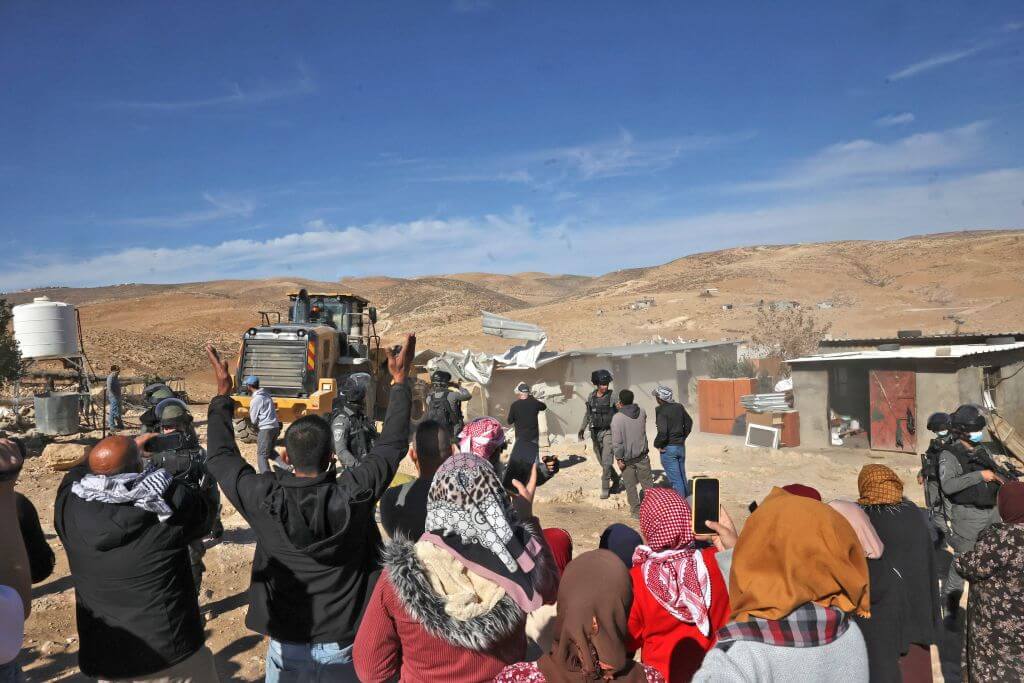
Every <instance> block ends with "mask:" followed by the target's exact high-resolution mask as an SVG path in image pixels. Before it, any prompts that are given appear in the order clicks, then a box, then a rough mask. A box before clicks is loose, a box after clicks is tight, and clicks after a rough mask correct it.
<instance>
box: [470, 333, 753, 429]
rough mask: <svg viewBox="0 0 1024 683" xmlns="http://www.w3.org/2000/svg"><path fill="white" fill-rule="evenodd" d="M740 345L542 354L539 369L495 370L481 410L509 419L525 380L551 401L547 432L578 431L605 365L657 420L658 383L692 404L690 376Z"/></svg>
mask: <svg viewBox="0 0 1024 683" xmlns="http://www.w3.org/2000/svg"><path fill="white" fill-rule="evenodd" d="M738 344H739V342H733V341H726V342H686V343H670V344H634V345H628V346H610V347H602V348H595V349H579V350H574V351H562V352H545V353H542V354H541V355H540V357H539V358H538V360H537V367H536V368H535V369H513V368H504V367H498V368H496V369H495V371H494V374H493V376H492V378H491V382H490V384H488V385H487V386H486V387H483V388H482V395H483V402H482V403H483V405H482V406H479V407H480V408H482V412H485V413H486V414H488V415H493V416H495V417H497V418H498V419H500V420H502V421H504V419H505V417H506V415H507V414H508V407H509V405H510V404H511V403H512V401H514V400H515V394H514V390H515V387H516V385H517V384H518V383H519V382H526V383H527V384H529V385H530V386H531V387H533V388H534V392H535V395H536V396H537V397H538V398H540V399H541V400H543V401H545V402H546V403H547V405H548V409H547V411H546V420H547V431H548V434H550V435H559V436H564V435H566V434H575V433H576V432H577V430H579V426H580V422H582V421H583V413H584V401H585V400H586V397H587V396H588V395H589V394H590V392H591V391H592V390H593V385H592V384H591V383H590V373H591V372H593V371H594V370H597V369H600V368H605V369H607V370H610V371H611V373H612V376H613V377H614V378H615V380H614V382H613V383H612V389H613V390H614V391H616V392H617V391H619V390H621V389H630V390H632V391H633V393H634V394H635V395H636V402H637V404H639V405H640V406H641V407H642V408H643V409H644V410H645V411H646V412H647V414H648V415H649V416H652V417H651V419H652V420H653V415H654V408H655V401H654V398H653V397H652V392H653V390H654V388H655V387H656V386H657V385H658V384H664V385H665V386H668V387H671V388H672V390H673V391H674V392H675V395H676V397H677V400H680V401H682V402H685V403H693V402H694V401H695V399H696V395H691V394H690V388H691V379H694V378H697V377H707V376H709V375H710V374H711V369H712V367H713V363H714V362H715V358H716V357H720V358H723V359H724V361H728V362H731V363H735V362H736V347H737V345H738ZM724 361H719V362H724ZM477 408H478V406H477V405H472V406H471V409H477ZM694 417H695V418H696V416H694ZM652 424H653V422H652Z"/></svg>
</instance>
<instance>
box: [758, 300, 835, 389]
mask: <svg viewBox="0 0 1024 683" xmlns="http://www.w3.org/2000/svg"><path fill="white" fill-rule="evenodd" d="M830 329H832V323H826V322H821V323H819V322H818V319H817V318H816V317H815V316H814V314H813V313H811V312H810V311H808V310H806V309H803V308H787V309H781V310H778V309H774V308H772V307H771V306H760V307H759V308H758V310H757V316H756V317H755V318H754V330H753V332H752V333H751V335H750V342H751V344H752V346H753V347H754V348H755V349H756V350H757V351H758V352H759V353H760V354H761V355H762V356H764V357H766V358H778V359H779V360H786V359H787V358H799V357H800V356H806V355H808V354H811V353H814V352H815V351H816V350H817V348H818V344H819V343H820V342H821V340H822V339H823V338H824V337H825V335H826V334H828V331H829V330H830ZM783 367H784V368H785V374H789V369H788V368H786V367H785V365H784V366H783Z"/></svg>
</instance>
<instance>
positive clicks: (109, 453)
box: [89, 436, 139, 475]
mask: <svg viewBox="0 0 1024 683" xmlns="http://www.w3.org/2000/svg"><path fill="white" fill-rule="evenodd" d="M138 465H139V449H138V447H137V446H136V445H135V441H134V440H132V439H129V438H128V437H127V436H108V437H107V438H105V439H103V440H102V441H100V442H99V443H98V444H96V445H95V446H93V447H92V450H91V451H89V469H90V470H91V471H92V473H93V474H106V475H110V474H121V473H122V472H135V471H137V470H138Z"/></svg>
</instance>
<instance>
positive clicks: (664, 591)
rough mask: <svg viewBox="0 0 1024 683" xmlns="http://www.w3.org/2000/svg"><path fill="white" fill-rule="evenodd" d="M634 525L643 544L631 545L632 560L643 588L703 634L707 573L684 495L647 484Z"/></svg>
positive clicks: (707, 624)
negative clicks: (642, 536) (641, 578)
mask: <svg viewBox="0 0 1024 683" xmlns="http://www.w3.org/2000/svg"><path fill="white" fill-rule="evenodd" d="M640 531H641V532H642V533H643V535H644V541H645V542H646V545H641V546H639V547H637V549H636V550H635V551H633V566H634V567H636V566H637V565H640V566H641V570H640V571H641V573H642V574H643V578H644V584H645V585H646V586H647V590H648V591H650V593H651V595H653V596H654V599H655V600H657V601H658V604H660V605H661V606H662V607H664V608H665V609H666V610H667V611H668V613H669V614H671V615H672V616H674V617H675V618H676V619H678V620H679V621H684V622H687V623H690V624H694V625H695V626H696V627H697V629H698V630H699V631H700V632H701V633H703V634H704V635H708V634H709V632H710V629H711V620H710V618H709V617H708V608H709V607H710V606H711V579H710V577H709V576H708V569H707V567H706V566H705V565H704V557H703V556H702V555H701V554H700V551H699V550H697V549H696V548H695V547H694V545H693V541H694V539H693V517H692V513H691V512H690V506H689V504H688V503H687V502H686V499H685V498H683V497H682V496H680V495H679V494H678V493H676V492H675V491H674V490H673V489H665V488H651V489H647V493H645V494H644V500H643V502H642V503H640Z"/></svg>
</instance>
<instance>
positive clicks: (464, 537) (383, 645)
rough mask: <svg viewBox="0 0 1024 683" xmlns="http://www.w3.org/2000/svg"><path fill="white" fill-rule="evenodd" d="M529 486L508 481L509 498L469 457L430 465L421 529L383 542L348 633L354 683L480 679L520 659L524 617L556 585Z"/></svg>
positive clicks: (488, 470)
mask: <svg viewBox="0 0 1024 683" xmlns="http://www.w3.org/2000/svg"><path fill="white" fill-rule="evenodd" d="M534 488H535V482H533V483H531V484H530V485H527V486H522V485H521V484H517V490H518V492H519V495H518V496H516V497H515V498H514V499H513V501H511V502H510V500H509V496H508V495H507V494H506V492H505V490H504V488H503V487H502V485H501V481H500V479H499V478H498V476H497V474H495V472H494V469H493V468H492V467H491V465H490V464H489V463H488V462H487V461H486V460H484V459H482V458H480V457H478V456H477V455H471V454H467V453H461V454H458V455H453V456H451V457H450V458H448V459H447V460H446V461H445V462H444V463H443V464H442V465H441V467H440V468H438V470H437V473H436V474H435V475H434V479H433V482H432V483H431V486H430V493H429V494H428V499H427V519H426V523H425V525H424V529H425V532H424V534H423V535H422V536H420V538H419V540H418V541H417V542H415V543H413V542H412V541H408V540H405V539H393V540H392V541H390V542H389V543H388V544H386V545H385V547H384V553H383V556H384V557H383V561H384V570H383V571H382V573H381V576H380V579H379V580H378V582H377V585H376V587H375V588H374V591H373V594H372V595H371V597H370V601H369V604H368V605H367V608H366V612H365V614H364V616H363V621H362V624H361V626H360V628H359V633H358V634H357V635H356V640H355V649H354V652H353V660H354V662H355V667H356V673H357V675H358V676H359V680H360V681H363V682H364V683H371V682H374V681H378V682H383V681H390V680H392V679H394V678H400V679H401V680H402V681H404V682H406V683H417V682H422V683H426V682H427V681H466V682H467V683H471V682H473V681H490V680H491V679H493V678H494V676H495V675H497V674H498V672H500V671H501V670H502V669H503V668H504V667H505V666H506V665H508V664H511V663H513V662H518V661H521V660H522V659H523V656H524V655H525V653H526V636H525V622H526V614H527V613H529V612H532V611H533V610H535V609H537V608H538V607H540V606H541V604H542V603H544V602H545V601H552V600H554V599H555V595H556V592H557V585H558V576H557V571H556V569H555V566H554V561H553V560H552V558H551V553H550V551H549V550H548V548H547V545H546V543H545V541H544V536H543V534H542V533H541V531H540V524H539V522H538V520H537V518H536V517H533V513H532V500H533V492H534Z"/></svg>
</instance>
